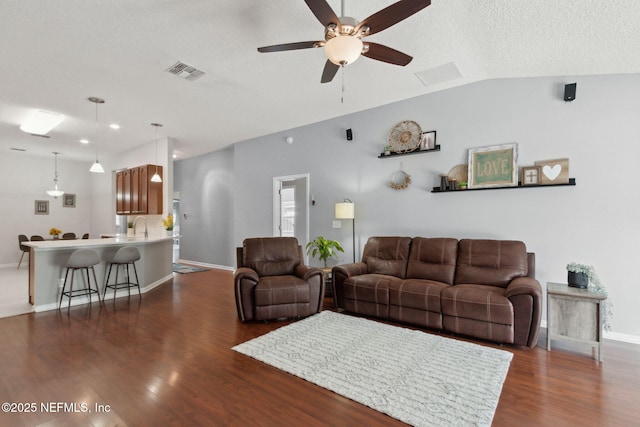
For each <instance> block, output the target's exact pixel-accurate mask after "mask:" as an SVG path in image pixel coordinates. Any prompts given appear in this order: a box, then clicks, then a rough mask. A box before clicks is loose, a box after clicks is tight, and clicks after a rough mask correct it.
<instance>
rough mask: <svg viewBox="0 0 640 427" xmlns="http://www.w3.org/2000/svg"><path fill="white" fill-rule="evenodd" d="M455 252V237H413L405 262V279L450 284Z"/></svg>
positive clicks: (453, 270) (456, 248) (456, 249)
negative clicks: (406, 261) (407, 260)
mask: <svg viewBox="0 0 640 427" xmlns="http://www.w3.org/2000/svg"><path fill="white" fill-rule="evenodd" d="M457 253H458V240H457V239H450V238H424V237H416V238H414V239H413V242H411V250H410V252H409V262H408V263H407V279H428V280H434V281H436V282H443V283H447V284H449V285H452V284H453V278H454V275H455V272H456V258H457Z"/></svg>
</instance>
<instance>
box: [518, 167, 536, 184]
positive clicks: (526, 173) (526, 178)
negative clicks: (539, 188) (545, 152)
mask: <svg viewBox="0 0 640 427" xmlns="http://www.w3.org/2000/svg"><path fill="white" fill-rule="evenodd" d="M521 182H522V185H539V184H540V166H524V167H523V168H522V181H521Z"/></svg>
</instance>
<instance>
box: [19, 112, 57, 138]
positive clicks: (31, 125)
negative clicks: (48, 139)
mask: <svg viewBox="0 0 640 427" xmlns="http://www.w3.org/2000/svg"><path fill="white" fill-rule="evenodd" d="M63 120H64V116H63V115H62V114H57V113H50V112H49V111H42V110H37V111H36V112H34V113H33V114H32V115H31V117H29V119H27V121H25V122H24V123H23V124H22V125H20V130H21V131H23V132H26V133H30V134H32V135H46V134H47V133H49V132H50V131H51V129H53V128H54V127H56V126H58V125H59V124H60V123H62V121H63Z"/></svg>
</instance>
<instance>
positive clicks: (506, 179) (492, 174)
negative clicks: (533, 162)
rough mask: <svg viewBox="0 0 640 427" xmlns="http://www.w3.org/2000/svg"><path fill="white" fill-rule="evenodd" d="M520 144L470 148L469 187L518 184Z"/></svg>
mask: <svg viewBox="0 0 640 427" xmlns="http://www.w3.org/2000/svg"><path fill="white" fill-rule="evenodd" d="M517 161H518V144H516V143H511V144H503V145H494V146H490V147H479V148H470V149H469V183H468V187H469V188H490V187H515V186H517V185H518V166H517Z"/></svg>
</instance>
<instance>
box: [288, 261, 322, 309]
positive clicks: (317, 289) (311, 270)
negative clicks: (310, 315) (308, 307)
mask: <svg viewBox="0 0 640 427" xmlns="http://www.w3.org/2000/svg"><path fill="white" fill-rule="evenodd" d="M294 274H295V275H296V276H297V277H299V278H300V279H302V280H304V281H305V282H307V283H308V284H309V298H310V299H309V301H311V304H315V305H314V307H313V310H314V311H313V312H314V313H319V312H320V311H322V302H323V301H324V292H325V283H324V273H323V272H322V270H321V269H319V268H318V267H309V266H306V265H302V264H300V265H298V266H297V267H296V270H295V272H294Z"/></svg>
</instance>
